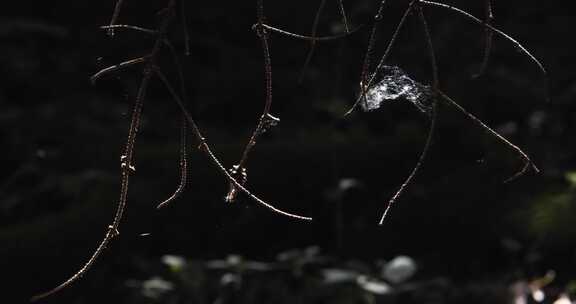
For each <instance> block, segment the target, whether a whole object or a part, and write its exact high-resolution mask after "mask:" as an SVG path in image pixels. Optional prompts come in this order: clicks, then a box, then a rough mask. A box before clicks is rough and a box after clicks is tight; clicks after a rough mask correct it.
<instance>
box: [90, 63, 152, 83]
mask: <svg viewBox="0 0 576 304" xmlns="http://www.w3.org/2000/svg"><path fill="white" fill-rule="evenodd" d="M146 60H148V57H147V56H145V57H140V58H136V59H130V60H127V61H124V62H121V63H118V64H115V65H113V66H109V67H107V68H104V69H101V70H100V71H98V72H96V74H94V75H92V77H90V81H91V82H92V84H94V83H96V81H98V80H99V79H100V78H102V77H103V76H104V75H106V74H111V73H114V72H117V71H119V70H123V69H126V68H129V67H131V66H134V65H137V64H140V63H144V62H146Z"/></svg>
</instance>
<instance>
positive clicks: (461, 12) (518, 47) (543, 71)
mask: <svg viewBox="0 0 576 304" xmlns="http://www.w3.org/2000/svg"><path fill="white" fill-rule="evenodd" d="M420 3H423V4H426V5H429V6H434V7H440V8H445V9H448V10H451V11H453V12H456V13H459V14H461V15H463V16H465V17H467V18H468V19H470V20H472V21H474V22H476V23H478V24H480V25H482V26H484V28H486V29H487V30H490V31H491V32H493V33H496V34H498V35H499V36H500V37H502V38H504V39H506V40H508V41H510V42H512V43H513V44H514V46H515V47H516V48H517V49H518V50H520V51H521V52H522V53H524V54H525V55H526V56H528V58H530V60H531V61H532V62H533V63H534V64H536V66H537V67H538V69H540V72H541V73H542V75H543V77H544V86H545V95H546V100H547V101H549V100H550V97H549V96H550V95H549V92H548V72H547V71H546V69H545V68H544V65H542V63H540V61H539V60H538V59H536V57H534V55H532V53H530V52H529V51H528V50H527V49H526V48H525V47H524V46H522V44H520V42H518V41H517V40H516V39H514V38H512V37H511V36H510V35H508V34H506V33H504V32H503V31H501V30H499V29H497V28H495V27H493V26H492V25H490V24H488V23H486V22H483V21H482V20H480V19H479V18H477V17H475V16H473V15H472V14H470V13H468V12H466V11H463V10H461V9H459V8H457V7H454V6H451V5H448V4H444V3H439V2H434V1H428V0H420Z"/></svg>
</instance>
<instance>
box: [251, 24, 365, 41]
mask: <svg viewBox="0 0 576 304" xmlns="http://www.w3.org/2000/svg"><path fill="white" fill-rule="evenodd" d="M255 26H256V25H255ZM263 26H264V28H266V29H268V30H271V31H273V32H276V33H279V34H283V35H286V36H288V37H292V38H296V39H301V40H307V41H310V42H312V43H316V41H330V40H337V39H341V38H344V37H347V36H349V35H350V34H352V33H355V32H357V31H358V30H359V29H361V28H362V26H358V27H357V28H355V29H353V30H352V31H351V32H347V33H343V34H338V35H333V36H321V37H317V36H304V35H299V34H295V33H291V32H288V31H285V30H282V29H279V28H276V27H272V26H270V25H267V24H263Z"/></svg>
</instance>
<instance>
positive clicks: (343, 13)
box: [337, 0, 350, 33]
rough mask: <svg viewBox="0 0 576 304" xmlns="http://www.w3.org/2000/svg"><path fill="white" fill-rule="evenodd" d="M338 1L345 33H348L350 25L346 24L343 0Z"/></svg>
mask: <svg viewBox="0 0 576 304" xmlns="http://www.w3.org/2000/svg"><path fill="white" fill-rule="evenodd" d="M337 1H338V8H339V9H340V15H341V16H342V23H344V30H345V31H346V33H350V27H349V26H348V18H347V17H346V10H345V9H344V1H343V0H337Z"/></svg>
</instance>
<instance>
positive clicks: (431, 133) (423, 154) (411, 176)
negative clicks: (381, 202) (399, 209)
mask: <svg viewBox="0 0 576 304" xmlns="http://www.w3.org/2000/svg"><path fill="white" fill-rule="evenodd" d="M435 129H436V103H433V104H432V117H431V122H430V127H429V128H428V136H427V138H426V143H425V144H424V148H423V149H422V152H421V153H420V156H419V157H418V162H416V165H415V166H414V168H412V171H411V172H410V174H409V175H408V177H407V178H406V179H405V180H404V183H402V185H400V188H398V190H397V191H396V193H395V194H394V196H392V198H391V199H390V200H389V201H388V204H387V205H386V209H384V212H383V213H382V217H381V218H380V221H379V222H378V225H382V224H384V220H385V219H386V216H387V215H388V212H390V209H391V208H392V205H394V203H395V202H396V200H397V199H398V198H399V197H400V195H401V194H402V193H403V192H404V189H406V187H407V186H408V185H410V184H411V183H412V179H414V177H415V176H416V173H418V170H420V167H421V166H422V164H423V163H424V160H425V159H426V156H427V155H428V151H429V150H430V147H431V146H432V139H433V138H434V130H435Z"/></svg>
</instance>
